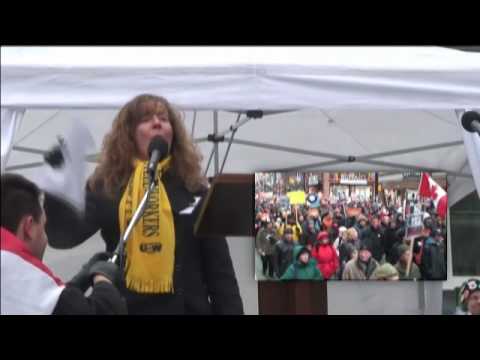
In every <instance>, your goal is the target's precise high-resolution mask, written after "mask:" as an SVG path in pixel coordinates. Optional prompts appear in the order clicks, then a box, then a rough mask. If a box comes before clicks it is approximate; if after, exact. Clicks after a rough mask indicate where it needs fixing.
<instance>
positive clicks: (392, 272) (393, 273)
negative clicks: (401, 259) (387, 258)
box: [370, 263, 400, 281]
mask: <svg viewBox="0 0 480 360" xmlns="http://www.w3.org/2000/svg"><path fill="white" fill-rule="evenodd" d="M370 279H371V280H387V281H391V280H399V279H400V277H399V275H398V271H397V269H396V268H395V267H394V266H393V265H392V264H389V263H385V264H382V265H380V266H378V267H377V268H376V269H375V271H374V272H373V274H372V276H371V277H370Z"/></svg>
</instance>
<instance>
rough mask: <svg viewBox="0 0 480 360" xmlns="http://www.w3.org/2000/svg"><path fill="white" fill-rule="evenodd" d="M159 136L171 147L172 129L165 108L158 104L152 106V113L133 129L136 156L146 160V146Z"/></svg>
mask: <svg viewBox="0 0 480 360" xmlns="http://www.w3.org/2000/svg"><path fill="white" fill-rule="evenodd" d="M158 135H159V136H161V137H162V138H163V139H164V140H165V141H166V142H167V144H168V147H169V149H170V148H171V145H172V139H173V129H172V124H171V123H170V119H169V116H168V110H167V108H166V107H165V106H164V105H163V104H162V103H160V102H157V103H156V104H154V106H153V111H152V112H151V113H149V115H145V116H144V117H143V118H142V119H141V120H140V123H139V124H138V125H137V128H136V129H135V145H136V146H137V152H138V156H139V157H140V158H141V159H142V160H147V159H148V146H149V145H150V141H151V140H152V138H154V137H155V136H158Z"/></svg>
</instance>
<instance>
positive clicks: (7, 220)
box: [1, 174, 42, 233]
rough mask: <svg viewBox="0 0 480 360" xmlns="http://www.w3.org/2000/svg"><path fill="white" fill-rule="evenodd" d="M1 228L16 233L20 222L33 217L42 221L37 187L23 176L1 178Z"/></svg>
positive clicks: (10, 175) (8, 175)
mask: <svg viewBox="0 0 480 360" xmlns="http://www.w3.org/2000/svg"><path fill="white" fill-rule="evenodd" d="M1 189H2V190H1V195H2V197H1V202H2V215H1V219H2V223H1V226H2V227H4V228H5V229H7V230H8V231H10V232H12V233H16V231H17V227H18V225H19V223H20V220H21V219H22V218H23V217H24V216H27V215H32V216H33V218H34V220H35V221H39V220H40V216H41V215H42V208H41V205H40V194H41V193H42V192H41V191H40V189H39V188H38V186H37V185H35V184H34V183H33V182H31V181H30V180H27V179H26V178H24V177H23V176H21V175H17V174H4V175H2V176H1Z"/></svg>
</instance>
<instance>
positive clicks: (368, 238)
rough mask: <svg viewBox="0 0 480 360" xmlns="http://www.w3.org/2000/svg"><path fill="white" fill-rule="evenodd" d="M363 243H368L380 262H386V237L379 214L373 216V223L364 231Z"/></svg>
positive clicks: (374, 256) (373, 254)
mask: <svg viewBox="0 0 480 360" xmlns="http://www.w3.org/2000/svg"><path fill="white" fill-rule="evenodd" d="M362 243H363V244H366V245H367V247H368V248H369V249H370V250H371V252H372V256H373V258H374V259H375V260H376V261H377V262H378V263H383V262H385V259H384V256H385V239H384V235H383V232H382V230H381V227H380V220H379V218H378V216H373V217H372V220H371V225H370V226H369V227H368V228H366V229H365V230H364V231H363V235H362Z"/></svg>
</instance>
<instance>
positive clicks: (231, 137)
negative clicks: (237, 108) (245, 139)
mask: <svg viewBox="0 0 480 360" xmlns="http://www.w3.org/2000/svg"><path fill="white" fill-rule="evenodd" d="M239 121H240V113H238V117H237V121H236V122H235V125H237V124H238V122H239ZM231 128H232V127H231ZM237 130H238V126H237V127H236V128H235V129H234V130H233V131H232V135H231V136H230V141H229V142H228V147H227V151H226V152H225V156H224V157H223V162H222V167H221V168H220V174H221V173H222V172H223V168H224V167H225V162H226V161H227V157H228V154H229V152H230V147H231V146H232V141H233V138H234V136H235V134H236V133H237Z"/></svg>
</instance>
